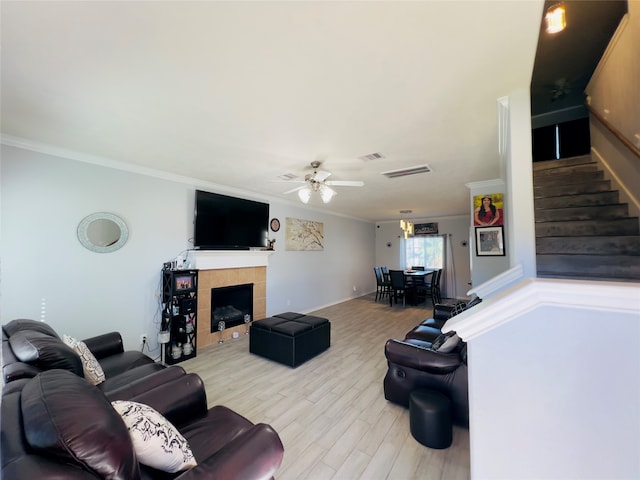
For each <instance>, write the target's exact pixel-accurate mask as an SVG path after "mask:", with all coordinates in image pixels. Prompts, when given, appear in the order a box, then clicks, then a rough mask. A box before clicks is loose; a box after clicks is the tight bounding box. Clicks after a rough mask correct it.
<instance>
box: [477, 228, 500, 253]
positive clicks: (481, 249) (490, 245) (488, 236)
mask: <svg viewBox="0 0 640 480" xmlns="http://www.w3.org/2000/svg"><path fill="white" fill-rule="evenodd" d="M476 255H477V256H478V257H503V256H504V255H505V248H504V229H503V227H502V226H498V227H476Z"/></svg>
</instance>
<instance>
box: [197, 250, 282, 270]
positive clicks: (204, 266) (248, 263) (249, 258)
mask: <svg viewBox="0 0 640 480" xmlns="http://www.w3.org/2000/svg"><path fill="white" fill-rule="evenodd" d="M273 252H274V251H273V250H189V256H188V257H189V260H190V263H191V265H192V267H193V268H196V269H198V270H218V269H222V268H246V267H267V266H269V256H270V255H271V254H272V253H273Z"/></svg>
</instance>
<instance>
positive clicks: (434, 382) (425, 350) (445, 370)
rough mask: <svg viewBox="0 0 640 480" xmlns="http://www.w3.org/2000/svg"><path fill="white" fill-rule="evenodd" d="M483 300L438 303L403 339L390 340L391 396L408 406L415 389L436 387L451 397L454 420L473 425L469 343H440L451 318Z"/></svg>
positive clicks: (387, 381)
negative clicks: (445, 345) (445, 347)
mask: <svg viewBox="0 0 640 480" xmlns="http://www.w3.org/2000/svg"><path fill="white" fill-rule="evenodd" d="M479 302H480V299H479V298H477V297H476V298H474V299H472V300H471V301H470V302H468V303H464V302H458V303H456V304H453V305H442V304H436V305H435V306H434V311H433V316H432V317H431V318H428V319H426V320H424V321H423V322H421V323H420V324H419V325H417V326H416V327H414V328H413V329H411V330H410V331H409V332H407V334H406V336H405V338H404V339H403V340H398V339H390V340H388V341H387V343H386V344H385V348H384V353H385V356H386V358H387V365H388V369H387V373H386V375H385V377H384V381H383V385H384V396H385V398H386V399H387V400H389V401H391V402H394V403H397V404H399V405H402V406H405V407H408V406H409V396H410V395H411V392H412V391H413V390H415V389H420V388H427V389H432V390H436V391H439V392H441V393H443V394H445V395H446V396H447V397H448V398H449V399H450V400H451V406H452V412H453V421H454V423H456V424H458V425H460V426H463V427H468V426H469V399H468V397H469V395H468V376H467V345H466V343H464V342H462V341H459V342H458V343H457V344H456V346H455V347H454V348H453V349H452V350H447V351H445V350H440V349H439V348H438V344H439V343H440V342H441V341H442V340H443V337H445V336H446V335H444V334H443V333H442V331H441V328H442V327H443V325H444V324H445V323H446V322H447V320H449V318H451V317H452V316H454V315H456V314H458V313H460V312H462V311H464V310H466V309H467V308H471V307H472V306H474V305H476V304H477V303H479Z"/></svg>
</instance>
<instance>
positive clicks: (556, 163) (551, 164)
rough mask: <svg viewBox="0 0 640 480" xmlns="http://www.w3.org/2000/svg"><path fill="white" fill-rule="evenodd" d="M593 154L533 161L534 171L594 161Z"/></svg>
mask: <svg viewBox="0 0 640 480" xmlns="http://www.w3.org/2000/svg"><path fill="white" fill-rule="evenodd" d="M593 162H594V160H593V157H591V155H579V156H577V157H568V158H560V159H558V160H543V161H541V162H533V171H534V172H536V171H539V170H548V169H552V168H557V167H568V166H571V165H582V164H584V163H593Z"/></svg>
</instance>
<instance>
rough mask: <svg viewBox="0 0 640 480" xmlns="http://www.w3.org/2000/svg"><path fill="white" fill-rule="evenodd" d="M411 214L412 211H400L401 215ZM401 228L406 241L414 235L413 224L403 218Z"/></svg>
mask: <svg viewBox="0 0 640 480" xmlns="http://www.w3.org/2000/svg"><path fill="white" fill-rule="evenodd" d="M406 213H411V210H400V214H401V215H403V214H406ZM400 228H401V229H402V231H403V232H404V239H405V240H406V239H407V238H409V235H413V223H412V222H410V221H409V220H405V219H403V218H401V219H400Z"/></svg>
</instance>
